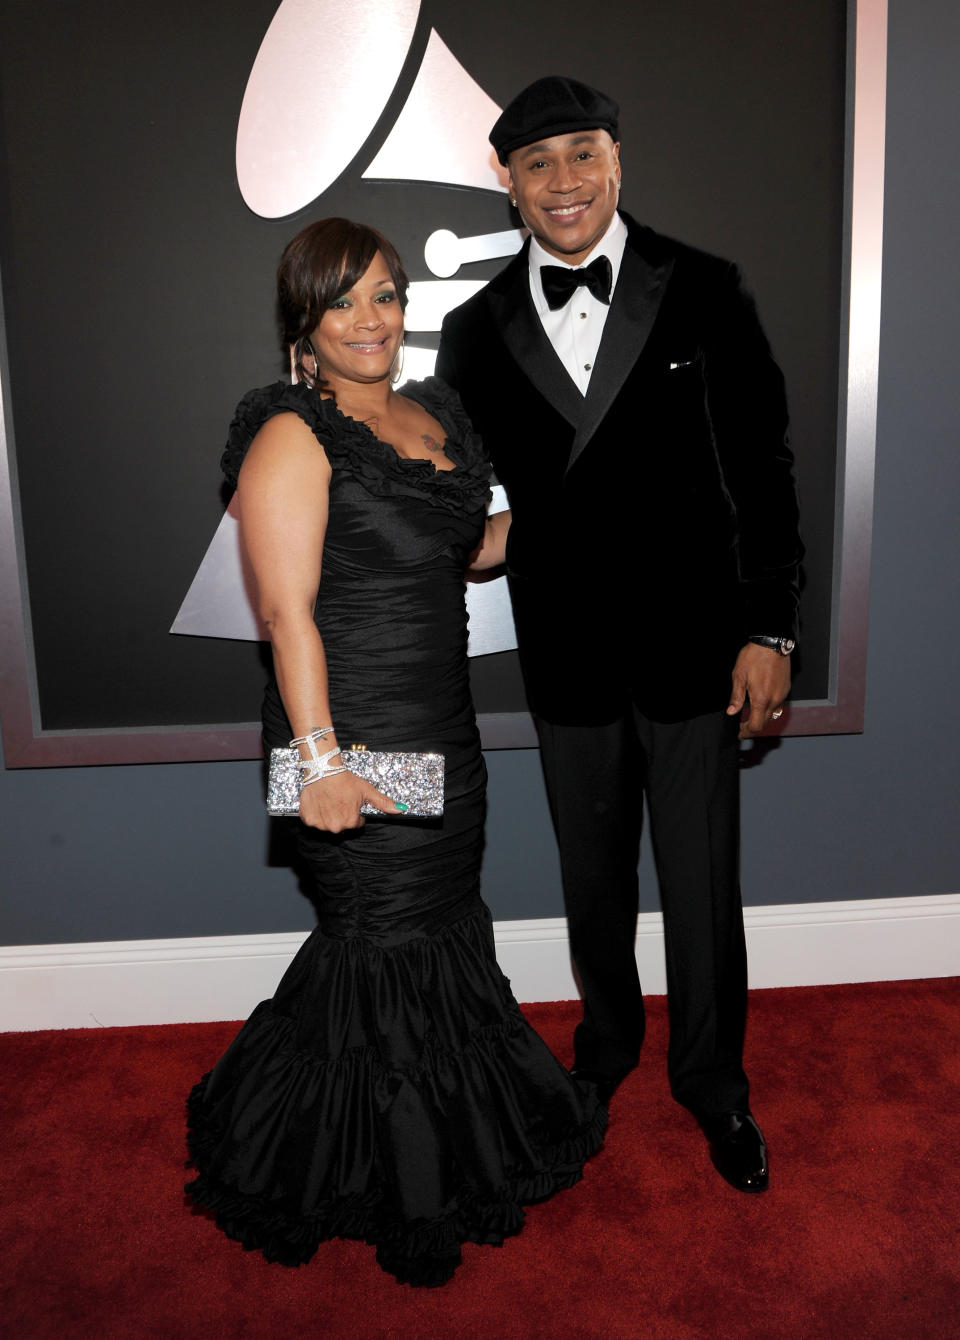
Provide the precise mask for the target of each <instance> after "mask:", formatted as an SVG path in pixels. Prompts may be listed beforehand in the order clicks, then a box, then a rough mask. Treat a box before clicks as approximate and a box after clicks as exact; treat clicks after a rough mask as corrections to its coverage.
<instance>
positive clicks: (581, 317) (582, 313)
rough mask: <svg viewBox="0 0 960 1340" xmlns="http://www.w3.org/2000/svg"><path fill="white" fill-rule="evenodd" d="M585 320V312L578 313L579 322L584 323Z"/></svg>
mask: <svg viewBox="0 0 960 1340" xmlns="http://www.w3.org/2000/svg"><path fill="white" fill-rule="evenodd" d="M586 319H587V314H586V312H581V313H580V320H581V321H586Z"/></svg>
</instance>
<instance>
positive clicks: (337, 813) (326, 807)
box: [300, 760, 399, 833]
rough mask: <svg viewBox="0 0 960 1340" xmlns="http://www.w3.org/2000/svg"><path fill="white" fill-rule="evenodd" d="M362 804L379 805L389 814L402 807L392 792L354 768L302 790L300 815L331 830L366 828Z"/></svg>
mask: <svg viewBox="0 0 960 1340" xmlns="http://www.w3.org/2000/svg"><path fill="white" fill-rule="evenodd" d="M331 761H332V762H336V760H331ZM361 805H375V806H376V807H377V809H378V810H384V811H385V812H386V813H387V814H396V813H397V812H398V809H399V806H398V805H397V804H396V803H395V802H394V801H393V800H391V799H390V797H389V796H385V795H384V794H383V792H382V791H378V790H377V789H376V787H375V786H371V785H370V783H369V782H365V781H364V780H363V778H362V777H357V775H356V774H355V773H352V772H339V773H337V774H336V775H335V776H333V777H323V778H321V779H320V780H319V781H317V782H311V783H310V785H309V786H305V787H304V788H303V790H302V791H301V792H300V818H301V819H302V820H303V822H304V823H305V824H306V825H307V826H308V827H309V828H320V829H323V830H324V831H325V832H327V833H342V832H343V831H344V829H347V828H362V827H363V823H364V818H363V815H362V814H361V813H360V806H361Z"/></svg>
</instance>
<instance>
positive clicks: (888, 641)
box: [0, 0, 960, 944]
mask: <svg viewBox="0 0 960 1340" xmlns="http://www.w3.org/2000/svg"><path fill="white" fill-rule="evenodd" d="M958 49H960V11H958V9H957V7H956V5H955V4H954V0H909V3H908V0H892V4H891V6H890V34H889V53H890V67H889V82H888V118H887V169H886V208H885V250H884V275H883V316H882V331H881V335H882V340H881V363H880V404H879V427H878V442H877V507H876V520H875V527H874V558H873V591H872V601H871V606H872V613H871V626H870V647H869V660H868V683H867V704H866V722H865V727H864V733H863V735H860V736H835V737H819V738H818V737H807V738H796V739H789V740H785V741H784V742H783V744H782V746H781V747H780V748H779V749H777V750H775V751H774V752H772V753H770V754H768V755H767V756H766V758H765V759H764V761H763V763H762V765H761V766H759V767H757V768H755V769H752V770H748V771H747V772H746V773H745V775H744V895H745V898H746V901H747V902H749V903H752V904H772V903H789V902H813V901H819V900H827V899H845V898H851V899H852V898H883V897H888V896H899V895H908V894H936V893H955V892H957V891H958V890H960V828H958V825H957V823H956V815H957V813H958V812H960V770H958V768H957V766H956V742H957V740H958V738H960V695H958V694H957V692H956V685H957V681H958V671H960V633H958V629H957V622H956V618H955V610H956V581H957V572H958V570H960V528H958V527H957V524H956V514H955V513H956V506H955V504H956V498H957V497H958V496H960V452H958V450H957V446H958V442H957V424H958V423H960V388H958V383H957V378H956V372H955V351H956V349H957V348H958V347H960V274H958V269H957V265H956V240H955V221H956V219H957V218H958V217H960V180H958V164H960V87H958V84H957V79H956V69H955V60H954V53H955V52H956V51H957V50H958ZM488 763H489V765H490V772H491V781H490V824H489V829H488V854H487V862H486V867H485V891H486V896H487V898H488V901H489V902H490V904H491V906H492V908H493V911H494V914H495V915H496V916H497V917H500V918H516V917H537V916H556V915H559V914H560V912H561V906H560V897H559V886H558V881H557V873H556V863H555V857H554V851H553V844H552V840H551V837H550V834H549V827H548V822H547V817H546V810H545V805H544V801H543V794H542V788H541V785H540V781H539V775H538V771H537V757H536V754H535V753H534V752H533V751H523V750H519V751H503V752H499V753H495V754H491V755H489V756H488ZM259 804H260V789H259V775H258V765H256V764H254V763H216V764H170V765H162V766H153V767H146V766H141V767H116V768H87V769H40V770H35V771H30V770H23V771H19V772H4V771H0V880H2V883H3V891H4V926H3V929H2V933H0V939H3V940H4V941H6V942H7V943H11V944H18V943H20V944H23V943H35V942H41V943H43V942H46V943H51V942H53V943H55V942H60V941H85V940H86V941H89V940H101V939H124V938H140V937H144V938H146V937H163V936H177V935H208V934H228V933H242V932H258V931H283V930H292V929H299V928H306V927H308V926H309V925H310V924H311V916H310V909H309V907H308V905H307V904H306V903H305V902H303V900H302V899H301V898H300V896H299V894H298V893H297V892H296V890H295V887H294V885H293V881H292V879H291V877H290V875H289V873H288V872H286V871H284V870H279V869H278V870H270V869H267V868H266V867H265V865H264V858H265V831H266V825H265V824H263V825H261V824H260V823H259V822H258V821H257V820H256V818H255V817H253V818H252V817H251V816H256V814H257V809H258V806H259ZM642 901H643V906H644V907H645V908H651V907H654V906H655V905H656V893H655V889H654V886H653V881H652V878H651V875H650V870H649V866H648V864H645V865H644V867H643V883H642Z"/></svg>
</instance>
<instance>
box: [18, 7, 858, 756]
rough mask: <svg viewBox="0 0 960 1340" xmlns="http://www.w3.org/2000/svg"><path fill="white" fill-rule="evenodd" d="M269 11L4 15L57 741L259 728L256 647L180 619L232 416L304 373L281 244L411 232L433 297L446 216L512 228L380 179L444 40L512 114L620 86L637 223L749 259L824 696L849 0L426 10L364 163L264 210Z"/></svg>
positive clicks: (32, 506)
mask: <svg viewBox="0 0 960 1340" xmlns="http://www.w3.org/2000/svg"><path fill="white" fill-rule="evenodd" d="M275 7H276V0H230V3H227V2H226V0H209V2H208V3H205V4H203V5H196V4H189V5H188V4H185V3H180V0H166V2H165V3H163V4H161V5H158V6H152V7H150V6H146V5H140V4H135V5H131V6H126V7H125V8H124V9H123V11H122V17H120V15H119V14H118V11H117V10H116V8H115V6H114V5H113V4H112V3H110V2H109V0H90V3H88V4H86V5H84V6H81V7H64V6H50V7H47V6H38V5H36V4H35V3H34V0H8V3H7V4H6V5H5V7H4V17H3V19H2V22H0V35H2V39H3V40H2V43H0V72H2V88H3V121H4V136H5V143H6V153H7V161H6V171H5V174H4V175H5V177H6V180H7V185H8V189H9V194H10V199H9V201H8V204H9V211H8V212H7V213H6V218H7V224H6V226H5V227H4V228H3V230H2V232H0V262H2V266H3V278H4V295H5V305H6V316H7V329H8V336H9V344H10V372H11V386H12V402H13V415H12V419H13V424H14V426H15V433H16V450H17V460H18V467H19V475H20V499H21V505H22V510H23V522H24V535H25V548H26V558H27V572H28V575H29V588H30V596H31V601H32V610H33V636H34V647H35V652H36V661H37V680H38V697H39V704H40V715H41V720H42V725H43V727H44V728H45V729H47V730H64V729H72V728H75V729H83V728H88V729H89V728H101V727H138V726H153V725H156V726H175V725H194V724H203V723H211V722H242V721H249V720H251V719H253V718H254V717H255V716H256V715H257V706H258V702H259V695H260V689H261V684H262V680H263V667H262V658H261V654H260V650H259V648H257V647H256V646H252V645H249V644H243V643H235V642H228V641H218V640H216V639H204V638H185V637H171V636H170V635H169V634H168V632H167V630H168V628H169V625H170V623H171V621H172V619H173V617H174V615H175V613H176V610H177V608H178V606H179V603H180V600H181V599H182V597H183V595H184V594H185V592H186V590H187V587H188V586H189V583H190V581H191V579H192V577H193V575H194V572H195V570H196V568H197V566H198V564H199V561H200V559H201V557H202V555H203V553H204V551H205V549H206V546H207V544H208V543H209V541H210V539H211V537H212V535H213V533H214V530H215V529H216V526H217V523H218V521H219V518H220V514H221V512H222V506H223V500H222V497H221V492H220V489H219V486H218V476H217V464H216V463H217V458H218V455H219V449H220V444H221V443H222V440H223V437H224V433H225V427H226V424H227V423H228V422H229V418H230V414H231V411H232V407H233V405H234V403H235V401H236V399H237V398H238V396H239V394H240V393H241V392H242V391H243V390H245V389H246V388H247V387H249V386H251V385H257V384H263V383H264V382H266V381H269V380H273V379H274V378H275V377H276V376H278V375H280V373H281V370H282V367H283V363H282V360H281V357H280V353H279V351H278V349H277V347H276V338H275V331H274V326H273V272H274V269H275V265H276V260H277V257H278V255H279V252H280V250H281V249H282V246H283V244H284V242H285V241H286V240H287V239H288V238H289V237H290V236H291V235H292V234H293V233H294V232H295V231H297V229H298V228H299V227H301V226H302V225H303V224H304V223H305V222H307V221H308V220H310V219H313V218H316V217H320V216H322V215H323V214H328V213H345V214H348V215H350V216H353V217H360V218H363V219H366V220H368V221H370V222H372V223H374V224H376V225H377V226H380V227H381V228H383V230H384V231H385V232H387V233H388V234H389V235H390V236H391V237H392V238H393V239H394V240H395V241H396V242H397V244H398V245H399V247H400V249H401V251H402V253H403V254H404V256H405V258H406V259H407V261H408V264H409V269H410V272H411V277H412V278H414V279H418V278H426V277H428V272H427V271H426V268H425V265H424V262H423V243H424V241H425V238H426V236H427V234H428V232H429V231H431V230H432V229H433V228H436V227H450V228H452V229H454V230H455V231H456V232H458V233H460V234H470V233H477V232H483V231H487V230H491V231H492V230H497V229H501V228H505V227H508V226H510V224H511V218H510V215H509V212H508V209H507V205H506V202H505V200H504V199H503V198H502V197H499V196H497V195H495V194H493V193H486V194H478V193H476V192H468V191H465V190H462V189H451V188H449V187H440V186H433V185H426V184H423V183H420V184H415V185H411V184H409V183H370V182H364V181H361V180H360V174H361V172H362V171H363V169H364V168H365V167H366V165H367V164H368V162H369V161H370V159H371V157H372V156H373V153H374V151H375V149H376V148H377V147H379V144H380V142H381V141H382V138H383V135H384V132H385V130H386V129H389V127H390V126H391V125H392V123H393V120H394V119H395V117H396V114H397V112H398V111H399V108H400V107H401V106H402V104H403V102H404V100H405V98H406V96H407V94H408V92H409V89H410V87H411V84H412V82H413V80H414V78H415V76H416V72H417V70H418V68H419V63H420V58H421V56H422V52H423V49H424V47H425V44H426V40H427V37H428V34H429V31H430V27H431V25H432V24H433V25H435V26H436V28H437V29H438V31H439V33H440V35H441V36H442V37H443V39H444V40H445V42H446V43H447V44H448V45H449V47H450V48H451V50H452V51H453V53H454V55H455V56H457V57H458V59H459V60H460V61H461V63H463V64H464V65H465V66H466V68H467V69H468V70H469V71H470V73H471V74H472V75H473V76H474V77H475V78H476V79H477V80H478V82H479V83H480V84H481V86H482V87H484V88H485V89H486V90H487V91H488V92H489V93H490V94H491V96H492V97H494V98H495V99H496V100H497V101H499V102H500V103H501V104H502V103H504V102H506V101H507V100H508V99H509V98H510V96H512V94H513V93H514V92H516V90H517V89H518V88H519V87H520V86H521V85H522V84H523V83H525V82H527V81H528V80H529V79H531V78H533V77H536V76H537V75H540V74H543V73H547V72H550V71H554V70H562V71H570V72H574V73H576V74H577V75H579V76H580V77H581V78H584V79H586V80H588V81H590V82H594V83H597V84H599V85H602V86H603V87H606V88H609V89H611V90H612V91H614V92H615V93H616V95H617V96H618V98H619V99H620V100H621V102H622V107H623V116H622V136H623V160H624V197H623V199H624V205H625V207H626V208H627V209H629V210H631V211H632V212H634V213H635V214H637V215H638V216H640V217H641V218H643V219H644V220H645V221H647V222H649V223H651V224H653V225H654V226H655V227H658V228H660V229H662V230H664V231H668V232H671V233H674V234H676V235H678V236H681V237H683V238H684V239H685V240H688V241H691V242H694V243H696V244H698V245H701V246H704V247H707V248H709V249H711V250H714V251H718V252H720V253H722V254H725V255H730V256H733V257H735V258H737V259H738V260H740V261H741V262H742V263H743V264H744V266H745V268H746V271H747V274H748V279H749V281H750V283H751V285H752V286H753V287H754V289H755V290H756V292H757V293H758V295H759V300H760V307H761V312H762V314H763V315H764V317H765V320H766V324H767V326H768V329H769V332H770V335H771V338H772V342H773V344H774V347H775V350H776V351H777V354H778V356H779V357H780V359H781V361H782V363H783V365H784V368H785V370H786V373H787V380H788V385H789V388H790V395H791V402H792V406H793V421H794V437H795V443H796V448H797V454H798V459H799V463H800V474H801V479H802V488H803V501H804V528H805V534H806V538H807V544H808V550H809V557H808V562H807V570H808V574H809V582H808V590H807V595H806V600H805V607H804V636H803V644H802V661H800V662H799V665H798V671H799V673H798V676H797V683H796V686H795V695H794V696H795V698H798V699H799V698H813V699H817V698H825V697H826V696H827V661H828V651H829V614H830V587H831V564H832V557H833V519H834V487H835V472H836V460H835V448H836V419H837V372H838V332H839V313H840V266H841V206H842V172H843V108H844V44H845V23H844V12H845V6H844V5H842V4H838V3H837V0H783V3H780V4H777V5H770V4H769V3H768V2H767V0H738V3H737V4H736V5H732V6H722V5H721V6H718V5H716V4H714V3H713V2H712V0H688V3H686V4H684V5H681V6H677V5H676V4H674V3H668V2H667V0H645V3H641V4H637V3H630V4H627V3H620V4H617V3H607V4H602V5H599V6H596V7H595V8H594V10H593V11H592V13H591V17H590V35H591V41H590V42H589V43H586V42H584V41H583V40H582V37H581V35H580V34H579V33H577V32H575V31H573V30H571V28H570V26H569V25H568V24H558V25H557V24H554V25H551V24H549V23H548V22H547V16H548V13H549V7H548V6H546V5H545V3H544V0H527V3H526V4H524V5H522V6H520V7H519V9H518V6H517V4H516V0H489V2H488V3H486V4H484V5H483V6H482V7H481V6H464V5H460V4H458V3H455V0H424V4H423V7H422V10H421V15H420V21H419V25H418V29H417V34H416V36H415V38H414V42H413V45H412V47H411V50H410V54H409V57H408V60H407V64H406V67H405V70H404V73H403V75H402V76H401V78H400V81H399V83H398V85H397V87H396V89H395V91H394V94H393V97H392V98H391V101H390V103H389V104H388V106H387V109H386V111H385V113H384V116H383V118H382V119H381V123H380V125H379V127H378V128H377V129H375V130H374V131H373V132H372V134H371V136H370V139H369V141H368V144H367V146H365V148H364V149H363V150H361V152H360V153H359V154H358V155H357V158H356V160H355V162H354V163H353V164H352V165H351V166H350V167H349V168H348V169H347V170H346V172H345V174H344V176H343V177H342V178H341V180H340V181H338V182H337V183H335V184H334V186H333V187H331V188H330V190H329V191H327V192H326V193H325V195H324V196H323V197H322V198H321V199H320V200H319V201H317V202H314V203H313V204H312V205H310V206H308V207H307V208H306V209H304V210H302V211H300V212H299V213H298V214H296V215H294V216H292V217H290V218H286V219H282V220H264V219H260V218H258V217H257V216H255V215H253V214H252V213H250V211H249V210H248V209H247V208H246V206H245V205H244V204H243V201H242V199H241V197H240V194H239V191H238V188H237V183H236V180H235V175H234V160H233V150H234V142H235V134H236V122H237V114H238V111H239V107H240V102H241V99H242V96H243V90H244V87H245V84H246V79H247V76H248V74H249V71H250V67H251V65H252V62H253V59H254V56H255V54H256V51H257V49H258V46H259V44H260V41H261V40H262V37H263V34H264V32H265V31H266V28H267V25H268V23H269V20H270V18H271V17H272V15H273V13H274V10H275ZM335 76H336V72H335V70H331V71H326V70H323V69H322V68H321V69H318V72H317V77H318V78H328V77H329V78H333V79H335ZM371 77H375V72H372V74H371ZM424 154H425V155H429V146H428V145H425V146H424ZM499 264H500V262H497V263H493V264H486V265H481V266H468V267H465V268H464V270H463V271H462V272H461V275H462V277H467V276H469V275H472V276H481V277H486V276H487V275H489V274H491V273H493V272H494V270H495V269H496V268H499ZM418 338H419V337H418ZM514 668H515V658H514V656H513V654H512V653H509V654H507V655H506V656H502V657H489V658H483V659H482V660H481V661H480V662H478V663H476V664H475V668H474V679H475V688H476V699H477V707H478V710H479V711H481V712H485V711H504V710H519V709H521V708H522V707H523V701H522V695H521V692H520V688H519V679H518V676H517V675H516V673H515V672H514Z"/></svg>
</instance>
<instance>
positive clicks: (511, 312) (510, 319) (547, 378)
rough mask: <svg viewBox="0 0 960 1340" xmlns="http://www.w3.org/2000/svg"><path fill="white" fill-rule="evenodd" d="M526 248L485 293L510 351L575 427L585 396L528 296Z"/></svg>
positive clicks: (528, 246) (581, 411)
mask: <svg viewBox="0 0 960 1340" xmlns="http://www.w3.org/2000/svg"><path fill="white" fill-rule="evenodd" d="M529 248H530V242H529V240H528V241H527V242H526V244H525V245H524V247H523V249H522V250H521V251H520V252H519V254H518V255H517V256H515V257H514V259H513V260H512V261H511V262H510V264H509V265H508V266H507V268H506V269H505V270H502V271H501V272H500V274H499V275H498V276H497V277H496V278H495V279H493V280H491V282H490V283H489V284H488V285H487V287H486V288H485V289H484V293H485V294H486V296H487V301H488V302H489V304H490V308H491V311H492V312H493V318H494V321H495V322H496V324H497V328H498V329H499V331H500V334H501V335H502V337H503V341H504V343H505V344H506V346H507V348H508V349H509V350H510V353H511V354H512V355H513V357H514V358H515V359H516V361H517V363H519V365H520V367H521V368H522V369H523V371H524V373H525V374H526V376H527V377H528V378H529V380H530V381H531V382H532V383H533V385H534V386H535V387H536V388H537V390H538V391H539V392H540V394H541V395H542V396H543V397H544V399H545V400H546V401H548V403H549V404H551V405H553V407H554V408H555V409H556V410H558V411H559V413H561V414H562V415H563V417H564V418H565V419H566V420H567V422H568V423H569V424H570V425H571V427H573V428H577V427H578V426H579V424H580V420H581V418H582V417H583V410H584V399H583V396H582V395H581V394H580V390H579V388H578V387H577V385H576V383H575V382H574V381H573V380H572V379H571V377H570V374H569V373H568V372H567V370H566V368H565V367H564V366H563V363H562V362H561V361H560V359H559V358H558V357H557V354H556V352H555V350H554V348H553V345H552V344H551V343H550V341H549V340H548V339H547V337H546V335H545V334H544V332H543V326H542V325H541V322H540V318H539V316H537V310H536V308H535V307H534V305H533V299H532V298H531V297H530V280H529V269H528V263H527V252H528V251H529ZM618 287H619V285H618ZM609 319H610V318H609V317H608V318H607V320H609Z"/></svg>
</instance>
